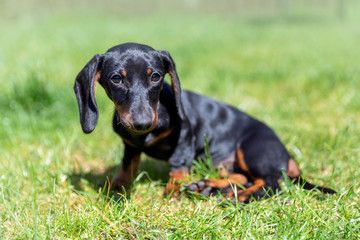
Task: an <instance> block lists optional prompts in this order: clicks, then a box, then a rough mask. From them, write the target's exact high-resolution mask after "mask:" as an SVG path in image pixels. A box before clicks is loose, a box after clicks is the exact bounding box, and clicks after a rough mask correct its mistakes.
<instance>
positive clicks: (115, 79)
mask: <svg viewBox="0 0 360 240" xmlns="http://www.w3.org/2000/svg"><path fill="white" fill-rule="evenodd" d="M111 80H112V81H113V82H114V83H121V82H122V77H121V76H120V75H118V74H115V75H114V76H112V77H111Z"/></svg>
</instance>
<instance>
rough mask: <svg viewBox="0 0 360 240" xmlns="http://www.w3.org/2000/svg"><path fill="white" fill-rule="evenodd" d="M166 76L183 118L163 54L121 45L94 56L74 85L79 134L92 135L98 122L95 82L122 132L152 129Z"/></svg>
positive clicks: (175, 84)
mask: <svg viewBox="0 0 360 240" xmlns="http://www.w3.org/2000/svg"><path fill="white" fill-rule="evenodd" d="M166 73H169V74H170V77H171V85H172V90H173V93H174V97H175V103H176V108H177V112H178V114H179V117H180V118H181V119H184V117H185V115H184V110H183V107H182V104H181V99H180V83H179V78H178V76H177V73H176V70H175V64H174V62H173V60H172V58H171V57H170V55H169V53H168V52H167V51H164V50H160V51H155V50H154V49H153V48H151V47H149V46H146V45H141V44H137V43H125V44H121V45H118V46H115V47H113V48H110V49H109V50H108V51H107V52H106V53H105V54H96V55H95V56H94V57H93V58H92V59H91V60H90V61H89V62H88V63H87V64H86V65H85V67H84V68H83V69H82V70H81V71H80V72H79V74H78V75H77V77H76V80H75V85H74V91H75V94H76V98H77V101H78V105H79V111H80V122H81V126H82V129H83V131H84V132H85V133H90V132H92V131H93V130H94V129H95V127H96V124H97V121H98V117H99V111H98V107H97V104H96V99H95V87H96V82H99V83H100V84H101V85H102V86H103V87H104V89H105V91H106V93H107V95H108V96H109V98H110V99H111V100H112V101H113V102H114V104H115V108H116V111H117V113H118V116H119V118H120V123H121V124H122V125H123V126H124V127H125V128H126V129H128V130H129V131H130V132H132V133H134V134H144V133H146V132H149V131H151V130H153V129H154V128H155V127H156V124H157V121H158V114H157V111H156V106H157V104H158V101H159V96H160V91H161V89H162V86H163V82H164V76H165V74H166Z"/></svg>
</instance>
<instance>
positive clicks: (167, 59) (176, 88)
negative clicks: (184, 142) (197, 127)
mask: <svg viewBox="0 0 360 240" xmlns="http://www.w3.org/2000/svg"><path fill="white" fill-rule="evenodd" d="M159 53H160V54H161V57H162V59H163V61H164V64H165V68H166V71H167V72H168V73H169V74H170V77H171V88H172V90H173V93H174V96H175V104H176V108H177V112H178V114H179V116H180V119H181V120H185V118H186V116H185V111H184V108H183V105H182V102H181V88H180V81H179V77H178V75H177V73H176V69H175V63H174V61H173V60H172V58H171V56H170V54H169V52H168V51H165V50H160V51H159Z"/></svg>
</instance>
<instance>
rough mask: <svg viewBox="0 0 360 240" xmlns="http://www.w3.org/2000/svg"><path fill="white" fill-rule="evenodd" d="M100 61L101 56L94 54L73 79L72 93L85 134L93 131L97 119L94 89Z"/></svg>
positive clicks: (97, 112) (97, 111)
mask: <svg viewBox="0 0 360 240" xmlns="http://www.w3.org/2000/svg"><path fill="white" fill-rule="evenodd" d="M102 60H103V56H102V55H100V54H96V55H95V56H94V57H93V58H92V59H91V60H90V61H89V62H88V63H87V64H86V65H85V67H84V68H83V69H82V70H81V71H80V72H79V74H78V75H77V77H76V79H75V85H74V91H75V95H76V99H77V102H78V105H79V112H80V123H81V127H82V130H83V131H84V132H85V133H91V132H92V131H93V130H94V129H95V127H96V124H97V121H98V118H99V110H98V107H97V104H96V99H95V87H96V82H97V81H98V80H99V78H100V66H101V63H102Z"/></svg>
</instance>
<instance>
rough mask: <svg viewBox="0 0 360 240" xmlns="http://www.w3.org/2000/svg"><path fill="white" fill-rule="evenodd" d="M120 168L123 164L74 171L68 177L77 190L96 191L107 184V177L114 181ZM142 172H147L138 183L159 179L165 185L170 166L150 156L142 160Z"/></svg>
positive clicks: (140, 168)
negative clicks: (98, 169) (98, 170)
mask: <svg viewBox="0 0 360 240" xmlns="http://www.w3.org/2000/svg"><path fill="white" fill-rule="evenodd" d="M120 169H121V165H114V166H111V167H109V168H107V169H106V170H105V171H104V172H101V173H95V172H93V171H90V172H72V173H70V174H69V175H68V178H69V179H70V182H71V184H72V185H73V186H74V188H75V190H77V191H82V192H87V191H89V190H90V191H91V190H93V191H95V192H99V189H101V188H103V187H104V186H105V185H106V183H107V181H108V180H107V179H109V180H110V181H112V180H113V179H114V178H115V177H116V175H117V174H118V172H119V171H120ZM140 172H146V174H142V177H141V178H140V179H138V181H137V183H138V182H140V183H142V182H147V181H159V182H160V184H163V185H165V184H166V182H167V181H168V180H169V166H168V164H167V163H166V162H164V161H158V160H154V159H149V158H146V159H143V160H142V161H141V162H140V166H139V170H138V173H140ZM135 178H136V177H135ZM89 188H90V189H89Z"/></svg>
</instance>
